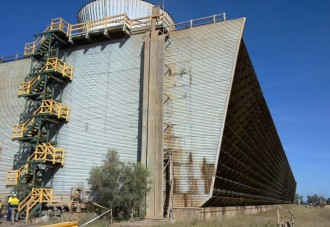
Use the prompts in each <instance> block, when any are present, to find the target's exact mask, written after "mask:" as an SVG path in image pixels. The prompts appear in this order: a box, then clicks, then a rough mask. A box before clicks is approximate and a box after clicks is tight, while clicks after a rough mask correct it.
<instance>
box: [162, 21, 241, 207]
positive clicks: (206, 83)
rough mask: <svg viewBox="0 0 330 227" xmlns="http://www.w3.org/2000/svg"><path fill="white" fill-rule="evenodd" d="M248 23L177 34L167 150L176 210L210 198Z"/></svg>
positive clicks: (171, 58)
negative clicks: (171, 169)
mask: <svg viewBox="0 0 330 227" xmlns="http://www.w3.org/2000/svg"><path fill="white" fill-rule="evenodd" d="M244 22H245V19H237V20H230V21H225V22H220V23H216V24H210V25H205V26H200V27H195V28H191V29H186V30H181V31H174V32H172V33H171V35H170V39H169V42H168V44H167V49H166V58H165V63H166V67H167V70H168V71H167V73H166V74H165V91H164V92H165V100H167V101H165V109H164V119H165V120H164V121H165V126H164V127H165V132H164V137H165V139H164V140H165V141H164V146H165V149H170V150H173V158H174V165H173V166H174V195H173V196H174V201H173V202H174V207H196V206H201V205H202V203H203V201H205V200H207V199H208V198H209V197H210V196H211V194H210V192H211V188H212V183H213V176H214V174H215V163H216V162H217V157H218V153H219V142H220V141H219V140H220V138H221V134H222V131H223V126H224V120H225V110H226V108H227V104H228V99H229V94H230V87H231V82H232V79H233V74H234V69H235V64H236V59H237V54H238V48H239V45H240V42H241V38H242V31H243V27H244Z"/></svg>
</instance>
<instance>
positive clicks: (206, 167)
mask: <svg viewBox="0 0 330 227" xmlns="http://www.w3.org/2000/svg"><path fill="white" fill-rule="evenodd" d="M213 170H214V164H207V163H206V159H205V157H204V158H203V164H202V178H203V180H204V192H205V194H208V193H210V188H211V183H212V175H213Z"/></svg>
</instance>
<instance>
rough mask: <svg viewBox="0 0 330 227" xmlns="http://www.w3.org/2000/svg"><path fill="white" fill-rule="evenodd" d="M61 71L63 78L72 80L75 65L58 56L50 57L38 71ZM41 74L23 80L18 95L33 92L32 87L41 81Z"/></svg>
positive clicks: (40, 72)
mask: <svg viewBox="0 0 330 227" xmlns="http://www.w3.org/2000/svg"><path fill="white" fill-rule="evenodd" d="M46 72H47V73H48V72H49V73H51V72H55V73H59V74H60V75H61V76H62V77H63V78H65V79H70V80H72V78H73V66H71V65H69V64H67V63H65V62H62V61H61V60H59V59H58V58H49V59H47V63H46V65H45V66H44V67H43V68H42V69H41V70H40V71H39V72H38V73H39V74H42V73H46ZM40 79H41V76H40V75H38V76H36V77H34V78H33V79H32V80H30V81H26V82H22V83H20V86H19V91H18V96H22V95H29V94H31V92H32V87H33V85H35V84H36V83H37V82H38V81H40Z"/></svg>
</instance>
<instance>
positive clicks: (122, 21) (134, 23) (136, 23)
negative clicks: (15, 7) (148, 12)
mask: <svg viewBox="0 0 330 227" xmlns="http://www.w3.org/2000/svg"><path fill="white" fill-rule="evenodd" d="M156 17H157V21H161V22H162V25H163V27H170V22H169V21H168V20H167V18H166V17H165V16H164V14H159V15H156ZM116 25H120V26H126V27H128V29H129V30H132V29H134V28H140V27H142V25H145V26H148V25H149V26H150V25H151V16H148V17H141V18H134V19H131V18H129V17H128V16H127V14H126V13H124V14H119V15H114V16H110V17H105V18H101V19H97V20H92V21H86V22H81V23H78V24H70V23H68V22H66V21H65V20H63V19H62V18H61V17H60V18H55V19H53V20H52V21H51V24H50V25H49V26H48V27H47V28H46V30H45V32H48V31H55V30H58V31H61V32H63V33H64V34H65V35H66V36H67V37H72V36H73V35H78V34H81V33H87V32H88V31H89V30H93V29H99V28H100V29H106V28H109V27H112V26H113V27H116ZM45 38H46V36H45V35H42V36H40V37H39V38H38V39H37V40H36V41H34V42H31V43H27V44H25V48H24V55H30V54H34V53H36V50H37V47H38V46H39V45H40V44H41V43H42V42H43V40H44V39H45Z"/></svg>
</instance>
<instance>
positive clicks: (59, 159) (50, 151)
mask: <svg viewBox="0 0 330 227" xmlns="http://www.w3.org/2000/svg"><path fill="white" fill-rule="evenodd" d="M30 158H31V160H34V161H43V162H51V163H52V164H55V163H58V164H61V165H63V164H64V149H63V148H57V147H54V146H52V145H51V144H50V143H47V144H46V143H43V144H41V145H38V146H37V147H36V150H35V152H34V153H33V154H32V155H31V156H30Z"/></svg>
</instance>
